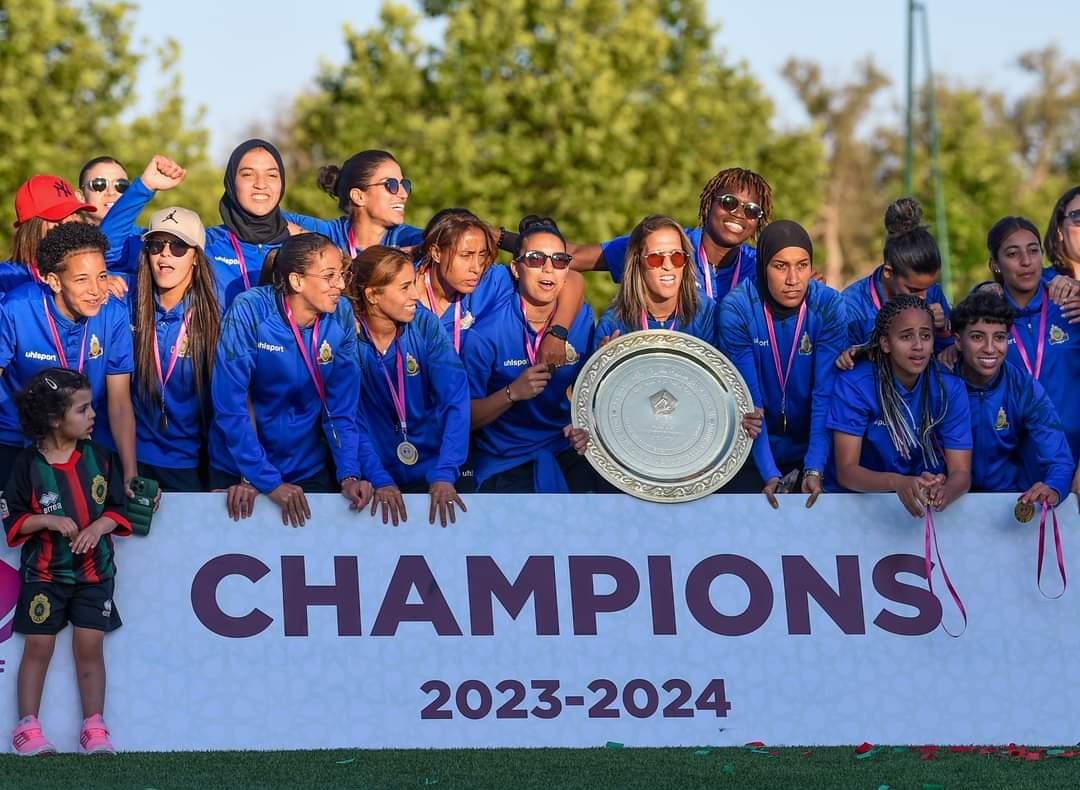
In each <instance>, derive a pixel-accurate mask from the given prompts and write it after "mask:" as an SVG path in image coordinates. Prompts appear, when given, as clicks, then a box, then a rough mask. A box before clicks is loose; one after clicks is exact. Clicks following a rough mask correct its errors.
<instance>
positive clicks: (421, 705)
mask: <svg viewBox="0 0 1080 790" xmlns="http://www.w3.org/2000/svg"><path fill="white" fill-rule="evenodd" d="M406 499H407V501H408V504H409V506H410V513H411V519H410V521H409V522H408V524H406V525H403V526H401V527H398V528H396V529H395V528H393V527H390V526H383V525H382V523H381V522H380V521H376V520H374V519H372V518H370V517H368V516H367V515H366V514H364V515H356V514H352V513H349V512H348V510H347V509H346V505H345V502H344V500H343V499H340V498H338V497H334V496H319V497H314V498H313V501H312V509H313V515H314V517H313V519H312V521H311V522H310V523H309V525H308V526H307V527H305V528H302V529H291V528H288V527H283V526H282V525H281V523H280V518H279V516H278V513H277V509H276V508H275V507H274V506H273V505H272V504H271V503H270V502H268V501H267V500H265V499H261V500H260V501H259V503H258V504H257V506H256V515H255V517H254V518H252V519H249V520H248V521H244V522H240V523H234V522H232V521H230V520H229V519H228V518H227V516H226V515H225V512H224V509H225V508H224V499H223V497H222V496H221V495H211V494H207V495H175V494H174V495H171V496H167V497H166V500H165V502H164V503H163V505H162V508H161V512H160V513H159V514H158V515H157V516H156V517H155V521H154V528H153V533H152V535H151V536H150V537H148V538H128V539H121V540H118V541H117V544H118V546H119V548H118V550H117V554H118V565H119V572H118V578H117V585H116V605H117V609H118V610H119V612H120V614H121V616H122V618H123V621H124V626H123V627H122V628H121V629H120V630H119V631H117V632H115V633H114V634H111V635H109V636H108V637H107V638H106V640H105V642H106V664H107V668H108V677H109V681H108V686H109V687H108V696H107V702H106V712H105V714H106V716H105V717H106V720H107V721H108V723H109V725H110V727H111V728H112V731H113V736H114V741H115V743H116V744H117V746H118V748H120V749H122V750H128V751H134V750H150V751H153V750H186V749H198V750H202V749H308V748H320V747H362V748H386V747H495V746H530V747H539V746H577V747H587V746H597V745H602V744H603V743H605V742H606V741H619V742H623V743H625V744H627V745H628V746H675V745H695V744H715V745H736V744H738V745H741V744H743V743H746V742H748V741H753V740H761V741H765V742H766V743H769V744H777V745H780V744H851V743H859V742H862V741H871V742H875V743H1008V742H1010V741H1016V742H1023V743H1041V744H1057V743H1071V742H1073V741H1074V740H1075V736H1076V733H1075V726H1074V724H1075V716H1076V714H1075V711H1076V710H1078V709H1080V662H1078V661H1077V660H1076V656H1077V654H1078V653H1080V628H1077V622H1080V591H1077V590H1073V589H1070V590H1068V591H1067V592H1066V594H1065V595H1064V597H1063V598H1061V599H1060V600H1047V599H1045V598H1043V597H1042V596H1041V595H1040V594H1039V592H1038V590H1037V589H1036V587H1035V558H1036V543H1037V533H1038V519H1037V518H1036V520H1035V521H1034V522H1032V523H1030V524H1026V525H1020V524H1017V523H1016V521H1015V520H1014V518H1013V504H1014V502H1015V497H1010V496H1005V495H983V496H970V495H969V496H967V497H964V498H963V499H961V500H960V501H959V502H958V503H956V504H955V505H953V506H952V507H951V508H950V509H949V510H948V511H947V512H945V513H943V514H940V515H939V516H938V518H937V525H938V532H939V535H940V542H941V551H942V554H943V557H944V560H945V563H946V567H947V570H948V571H949V575H950V577H951V578H952V580H953V583H954V584H955V585H956V588H957V590H958V591H959V593H960V595H961V596H962V598H963V601H964V604H965V605H966V607H967V610H968V613H969V616H970V624H969V626H968V628H967V631H966V633H964V634H963V635H962V636H961V637H960V638H958V639H953V638H950V637H949V636H948V635H947V634H946V633H944V631H943V630H942V628H940V627H939V621H940V619H941V618H942V614H941V612H942V606H943V607H944V615H943V617H944V620H945V623H946V624H947V625H949V626H950V627H951V628H953V629H956V628H958V627H959V625H960V621H959V616H958V613H957V611H956V609H955V607H954V606H953V604H952V602H951V599H949V597H948V594H947V592H946V591H945V586H944V584H943V583H942V581H941V578H940V576H939V575H938V573H937V572H936V571H935V580H934V581H935V583H934V590H935V592H936V593H938V595H939V596H940V601H941V605H939V603H938V600H937V599H935V598H934V597H932V596H931V595H930V594H929V592H928V591H927V585H926V581H925V578H923V570H922V569H923V559H922V546H923V524H922V521H921V520H917V519H912V518H910V517H909V516H907V514H906V513H905V512H904V511H903V509H902V507H901V505H900V503H899V501H898V500H897V499H896V497H894V496H891V495H861V496H854V495H826V496H823V497H822V498H821V499H820V500H819V502H818V503H817V505H816V506H815V507H814V508H813V509H812V510H806V509H805V508H804V507H803V501H804V499H803V498H802V497H784V498H783V501H782V506H781V508H780V510H779V511H773V510H771V509H770V508H769V507H768V505H767V503H766V502H765V499H764V497H760V496H712V497H708V498H706V499H704V500H701V501H698V502H694V503H691V504H686V505H654V504H648V503H644V502H639V501H637V500H634V499H631V498H630V497H625V496H618V495H593V496H494V495H492V496H472V497H469V499H468V505H469V508H470V509H469V512H468V513H467V514H464V515H463V516H462V518H461V519H460V520H459V523H458V525H457V526H456V527H451V528H447V529H441V528H439V527H432V526H429V525H428V524H427V523H426V520H425V519H426V516H427V498H426V497H421V496H411V497H407V498H406ZM1060 510H1061V514H1060V517H1061V521H1062V531H1063V533H1064V547H1065V557H1066V561H1067V562H1069V561H1070V560H1071V558H1072V556H1073V554H1074V553H1075V552H1077V551H1080V541H1078V540H1077V529H1076V527H1077V523H1078V517H1077V510H1076V502H1075V500H1074V499H1072V498H1070V499H1069V500H1068V501H1067V502H1066V503H1065V504H1064V505H1063V506H1062V507H1061V509H1060ZM1047 532H1048V534H1047V563H1046V568H1045V570H1044V579H1043V583H1044V587H1046V588H1047V590H1048V592H1056V591H1057V590H1059V589H1060V582H1059V580H1058V578H1057V569H1056V563H1055V559H1054V551H1053V541H1052V539H1051V537H1050V534H1049V529H1048V530H1047ZM0 559H2V560H3V561H4V562H6V563H8V564H9V565H11V566H12V567H14V568H18V553H17V552H16V551H13V550H8V549H5V550H4V551H3V553H0ZM0 565H2V564H0ZM10 576H11V573H10V570H5V569H3V568H2V567H0V607H2V608H3V610H4V611H3V614H2V616H0V624H7V623H8V622H9V621H10V618H11V616H12V611H13V608H14V606H15V602H14V600H13V599H12V594H11V585H10V581H11V579H10ZM69 631H70V629H68V631H65V633H64V634H63V635H62V636H61V638H60V640H59V641H58V645H57V650H56V654H55V656H54V659H53V665H52V667H51V669H50V672H49V676H48V680H47V683H46V691H45V700H44V704H43V708H42V714H41V719H42V722H43V724H44V725H45V728H46V733H47V734H48V735H49V736H50V737H51V738H53V739H54V742H56V743H57V745H58V746H59V747H60V748H61V749H64V750H73V749H75V748H76V739H77V735H78V726H79V721H80V715H79V714H80V711H79V697H78V693H77V690H76V685H75V675H74V669H73V663H72V659H71V655H70V633H69ZM20 655H21V638H20V637H18V636H17V635H16V636H14V637H12V638H10V639H7V640H6V641H5V642H3V643H2V644H0V659H2V661H0V673H2V674H0V694H2V695H3V699H4V700H5V705H4V708H3V709H4V710H6V711H7V715H6V717H5V719H6V721H7V722H8V725H13V724H14V721H15V718H16V705H15V685H16V683H15V681H16V672H17V668H18V663H19V657H20Z"/></svg>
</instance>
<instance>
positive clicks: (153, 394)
mask: <svg viewBox="0 0 1080 790" xmlns="http://www.w3.org/2000/svg"><path fill="white" fill-rule="evenodd" d="M205 244H206V231H205V230H204V228H203V224H202V221H201V220H200V219H199V215H198V214H196V213H195V212H194V211H191V210H190V209H186V208H180V207H179V206H172V207H169V208H163V209H161V211H158V212H157V213H156V214H154V215H153V216H152V217H151V218H150V226H149V227H148V228H147V230H146V233H145V235H144V237H143V243H142V245H141V246H142V263H141V265H140V266H139V270H138V275H137V279H136V285H135V288H134V294H133V299H132V300H131V325H132V327H134V331H135V392H134V401H135V422H136V429H137V437H138V438H137V441H136V447H137V451H138V457H139V473H140V474H141V475H142V476H143V477H149V478H151V479H153V480H156V481H157V482H158V483H159V484H160V485H161V487H162V488H163V489H164V490H166V491H205V490H207V488H206V486H207V481H206V479H205V476H206V470H205V468H203V462H204V459H205V452H206V438H207V430H208V428H209V423H210V410H209V400H210V398H209V394H210V372H211V371H212V370H213V366H214V352H215V351H216V349H217V344H218V338H219V336H220V334H221V305H220V303H219V301H218V295H217V289H216V288H215V286H214V272H213V269H212V268H211V266H210V262H209V261H208V260H207V258H206V253H205V252H203V247H204V245H205Z"/></svg>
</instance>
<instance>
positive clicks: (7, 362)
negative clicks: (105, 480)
mask: <svg viewBox="0 0 1080 790" xmlns="http://www.w3.org/2000/svg"><path fill="white" fill-rule="evenodd" d="M107 244H108V242H107V240H106V239H105V236H103V235H102V233H101V231H99V230H98V229H97V228H96V227H94V226H93V225H87V224H83V223H81V222H70V223H64V224H61V225H58V226H56V227H54V228H53V229H52V230H50V231H49V232H48V233H46V234H45V238H43V239H42V240H41V243H40V244H39V245H38V249H37V265H38V268H39V270H40V272H41V275H42V277H43V278H44V283H40V284H39V283H34V282H28V283H24V284H23V285H20V286H19V287H18V288H16V289H15V290H14V291H12V292H11V293H9V294H7V298H6V299H5V301H4V305H3V309H2V310H0V370H2V371H3V375H0V476H3V475H5V474H8V473H9V472H10V471H11V462H12V461H13V460H14V457H15V455H17V454H18V452H19V451H20V450H21V449H22V447H23V446H24V444H25V439H24V436H23V433H22V430H21V429H20V426H19V417H18V412H17V409H16V408H15V401H14V395H15V393H16V392H19V391H20V390H21V389H23V388H24V387H25V386H26V384H27V382H29V381H30V379H32V378H33V377H34V375H35V374H36V373H38V372H39V371H41V370H42V369H44V368H49V367H62V368H71V369H72V370H77V371H79V372H80V373H82V374H84V375H85V376H86V377H87V378H88V379H89V380H90V387H91V391H92V394H93V407H94V411H95V412H96V414H97V417H96V421H95V426H94V440H95V441H97V442H99V443H101V444H103V445H105V446H106V447H107V448H108V449H110V450H115V451H116V452H117V454H118V455H119V456H120V461H121V464H122V466H123V471H124V482H125V484H126V483H128V482H130V480H131V479H132V478H133V477H135V476H136V475H137V474H138V468H137V466H136V461H135V415H134V413H133V411H132V405H131V371H132V347H131V324H130V319H129V316H128V311H127V309H126V308H125V306H124V304H123V303H122V302H120V301H119V300H117V299H112V298H109V297H108V283H107V280H108V273H107V272H106V270H105V247H106V246H107Z"/></svg>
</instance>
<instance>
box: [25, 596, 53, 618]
mask: <svg viewBox="0 0 1080 790" xmlns="http://www.w3.org/2000/svg"><path fill="white" fill-rule="evenodd" d="M50 614H52V604H51V603H49V597H48V596H47V595H45V593H38V594H37V595H35V596H34V597H33V598H31V599H30V621H31V622H32V623H33V624H34V625H41V624H42V623H44V622H45V621H46V620H48V619H49V615H50Z"/></svg>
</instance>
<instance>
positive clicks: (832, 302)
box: [803, 292, 847, 472]
mask: <svg viewBox="0 0 1080 790" xmlns="http://www.w3.org/2000/svg"><path fill="white" fill-rule="evenodd" d="M845 318H846V311H845V309H844V302H843V300H842V299H841V298H840V294H838V293H835V292H832V293H830V294H829V296H828V298H826V299H824V300H823V303H822V306H821V331H820V332H819V333H818V336H817V338H815V340H814V389H813V392H812V394H811V396H810V442H809V444H808V445H807V448H806V456H805V458H804V459H803V468H805V469H816V470H818V471H819V472H824V471H825V465H826V463H827V462H828V460H829V451H830V449H831V447H830V445H831V437H830V436H829V431H828V429H827V428H826V427H825V423H826V421H827V419H828V416H829V398H830V396H831V395H832V392H833V380H834V379H835V378H836V358H837V357H838V356H840V354H841V352H843V351H844V349H845V348H846V347H847V324H846V321H845Z"/></svg>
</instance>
